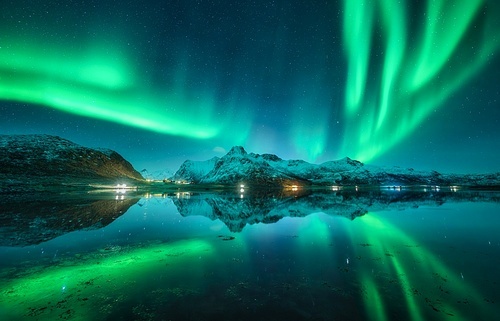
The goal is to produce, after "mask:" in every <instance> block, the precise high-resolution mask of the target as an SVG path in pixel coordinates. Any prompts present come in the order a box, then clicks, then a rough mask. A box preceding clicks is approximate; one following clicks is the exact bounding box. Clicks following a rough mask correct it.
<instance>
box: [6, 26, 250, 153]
mask: <svg viewBox="0 0 500 321" xmlns="http://www.w3.org/2000/svg"><path fill="white" fill-rule="evenodd" d="M32 37H33V39H35V38H36V37H35V36H26V38H27V39H31V38H32ZM3 42H4V44H7V46H5V47H6V48H5V47H4V48H2V49H3V50H0V99H3V100H10V101H19V102H26V103H32V104H39V105H44V106H48V107H52V108H55V109H59V110H61V111H64V112H69V113H73V114H77V115H80V116H86V117H93V118H98V119H102V120H106V121H111V122H116V123H119V124H123V125H128V126H132V127H137V128H141V129H145V130H150V131H154V132H158V133H162V134H169V135H178V136H184V137H190V138H195V139H210V138H215V137H219V136H221V135H222V134H225V133H227V132H231V133H232V136H231V139H232V142H233V143H242V142H243V141H245V140H246V137H247V136H248V131H249V129H250V124H251V116H250V115H249V113H248V111H249V109H248V108H242V107H241V106H238V107H240V108H237V106H236V103H235V102H232V101H233V100H232V99H226V101H225V104H224V108H225V112H224V114H221V113H218V112H217V110H216V108H218V107H220V103H219V102H218V98H217V97H216V95H215V94H214V93H216V92H217V91H216V88H210V89H206V88H204V89H199V90H191V91H189V92H188V90H187V89H186V88H187V82H188V76H187V73H188V72H189V68H188V66H189V62H188V61H186V59H181V58H180V59H179V63H178V64H176V67H175V69H176V70H174V71H173V74H174V75H175V79H174V80H173V81H171V82H172V84H171V85H170V86H167V85H166V86H165V88H163V89H160V90H158V89H157V88H155V90H152V89H150V88H149V87H148V81H147V77H146V75H138V74H139V73H138V72H137V71H136V70H135V69H136V66H134V64H133V63H132V62H131V61H132V60H133V59H132V58H131V57H128V56H127V55H126V54H124V52H127V50H122V47H124V46H123V44H122V43H120V41H114V42H109V41H108V42H106V44H101V41H100V40H94V41H93V43H90V44H87V45H86V50H83V52H79V51H78V50H77V49H75V48H72V47H74V46H75V45H74V44H69V45H68V44H58V43H56V42H54V43H48V44H37V43H32V41H25V39H22V38H19V39H4V41H3ZM158 92H160V93H161V94H159V93H158ZM240 104H241V103H240ZM235 119H237V120H240V121H237V122H236V124H235ZM242 119H244V120H245V121H244V122H242V121H241V120H242Z"/></svg>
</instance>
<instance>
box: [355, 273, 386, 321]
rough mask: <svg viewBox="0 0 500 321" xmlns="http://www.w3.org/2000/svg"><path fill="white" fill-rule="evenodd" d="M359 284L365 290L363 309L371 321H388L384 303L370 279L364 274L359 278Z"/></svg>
mask: <svg viewBox="0 0 500 321" xmlns="http://www.w3.org/2000/svg"><path fill="white" fill-rule="evenodd" d="M361 283H362V284H363V288H364V289H365V290H366V295H364V296H363V299H364V301H365V308H366V311H367V313H368V315H369V316H370V317H371V320H374V321H386V320H388V318H387V314H386V312H385V307H384V301H383V300H382V296H381V294H380V292H379V290H378V287H377V285H376V284H375V282H373V280H372V278H371V277H370V276H368V275H366V274H363V275H362V277H361Z"/></svg>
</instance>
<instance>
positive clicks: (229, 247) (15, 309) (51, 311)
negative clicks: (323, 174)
mask: <svg viewBox="0 0 500 321" xmlns="http://www.w3.org/2000/svg"><path fill="white" fill-rule="evenodd" d="M1 208H2V210H1V212H2V213H1V216H0V222H1V223H2V226H1V228H0V233H1V234H0V236H1V243H0V244H1V247H0V320H59V319H63V320H377V321H382V320H416V321H417V320H422V321H423V320H498V318H499V317H500V291H499V290H498V286H499V283H500V276H499V274H498V273H499V271H500V270H499V266H500V195H498V194H495V193H492V192H491V193H488V192H481V193H480V192H457V193H452V192H448V193H446V192H432V193H423V192H403V191H400V192H398V191H385V192H380V191H377V192H366V193H351V194H349V193H341V192H332V191H330V192H328V193H313V194H311V193H309V194H308V193H296V194H294V193H288V194H279V195H275V194H272V193H267V194H260V195H250V194H248V193H246V194H240V193H237V194H236V193H234V194H233V193H226V194H215V193H202V194H193V193H179V194H172V195H165V194H164V195H161V194H158V195H151V194H146V195H129V194H125V195H124V194H117V195H114V194H112V195H108V194H106V193H103V194H98V195H89V196H85V197H82V196H74V195H64V196H58V197H50V198H49V197H47V196H43V195H42V196H36V197H34V196H32V195H30V196H15V197H8V198H6V199H4V200H3V203H2V204H1Z"/></svg>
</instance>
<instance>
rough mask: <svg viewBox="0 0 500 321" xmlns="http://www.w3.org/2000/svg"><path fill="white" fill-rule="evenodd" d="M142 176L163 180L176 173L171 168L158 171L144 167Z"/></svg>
mask: <svg viewBox="0 0 500 321" xmlns="http://www.w3.org/2000/svg"><path fill="white" fill-rule="evenodd" d="M140 173H141V175H142V177H144V178H145V179H148V180H155V181H163V180H167V179H170V178H171V177H172V176H173V175H174V173H173V172H172V171H170V170H168V169H167V170H158V171H152V172H150V171H148V170H147V169H143V170H142V171H140Z"/></svg>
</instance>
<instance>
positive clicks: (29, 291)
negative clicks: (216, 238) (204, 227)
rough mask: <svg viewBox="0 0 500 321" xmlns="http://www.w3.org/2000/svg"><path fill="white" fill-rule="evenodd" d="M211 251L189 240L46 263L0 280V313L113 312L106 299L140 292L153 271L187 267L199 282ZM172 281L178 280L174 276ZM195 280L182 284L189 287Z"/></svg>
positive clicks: (50, 316)
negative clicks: (57, 262) (43, 265)
mask: <svg viewBox="0 0 500 321" xmlns="http://www.w3.org/2000/svg"><path fill="white" fill-rule="evenodd" d="M213 254H214V249H213V247H212V245H210V244H209V243H207V242H205V241H202V240H189V241H179V242H176V243H172V244H161V245H155V246H151V247H146V248H138V249H132V250H131V251H129V252H126V253H121V252H117V253H116V254H115V253H111V254H108V253H106V255H103V256H101V255H96V256H95V257H90V258H88V259H85V260H83V261H82V260H80V259H76V260H75V261H74V262H70V263H66V264H65V265H63V266H53V267H48V268H46V269H43V270H41V271H37V272H35V273H33V274H28V275H27V276H21V277H18V278H15V279H12V280H6V281H5V282H4V283H3V284H2V285H1V289H2V290H1V296H2V300H1V301H0V316H2V317H3V319H4V320H7V319H16V318H19V316H20V315H22V316H25V317H26V316H34V315H36V316H37V319H38V320H54V318H56V317H57V315H58V314H60V313H61V312H64V311H66V309H71V310H73V312H72V315H73V316H74V317H75V318H78V319H81V320H89V319H96V318H97V316H98V315H99V314H100V313H103V314H104V315H106V314H107V313H110V312H112V311H102V309H108V308H109V309H112V307H106V303H109V304H110V305H116V304H117V302H119V301H120V299H119V298H120V297H122V296H134V293H136V294H139V292H140V289H141V288H142V283H148V282H151V277H153V276H157V275H162V274H165V275H166V279H167V280H168V277H167V275H174V274H181V275H182V274H183V273H185V272H189V273H190V280H192V281H191V282H192V284H195V285H196V284H197V283H199V282H200V278H202V277H203V266H204V264H205V263H204V262H206V261H207V260H210V259H211V257H212V256H213ZM164 282H165V281H164ZM168 283H170V284H175V279H174V278H172V280H169V281H168ZM192 284H183V286H184V287H186V288H189V287H190V286H191V285H192ZM186 291H187V290H186ZM122 303H123V302H122ZM96 307H98V308H96ZM115 308H119V306H115Z"/></svg>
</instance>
